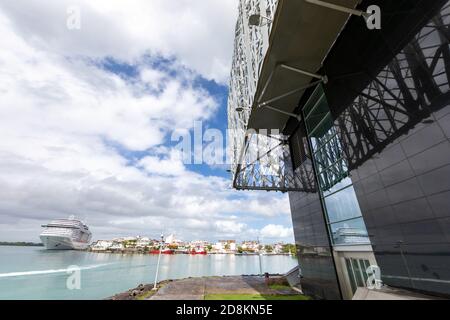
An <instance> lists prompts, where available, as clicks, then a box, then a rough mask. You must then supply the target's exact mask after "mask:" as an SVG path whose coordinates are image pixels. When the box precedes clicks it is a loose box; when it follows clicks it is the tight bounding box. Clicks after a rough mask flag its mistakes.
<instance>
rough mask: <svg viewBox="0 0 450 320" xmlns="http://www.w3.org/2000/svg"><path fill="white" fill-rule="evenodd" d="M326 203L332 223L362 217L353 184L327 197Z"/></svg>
mask: <svg viewBox="0 0 450 320" xmlns="http://www.w3.org/2000/svg"><path fill="white" fill-rule="evenodd" d="M325 205H326V207H327V212H328V219H329V222H330V223H333V222H337V221H343V220H348V219H352V218H356V217H361V209H360V208H359V203H358V199H357V198H356V194H355V190H354V189H353V186H349V187H347V188H345V189H343V190H341V191H339V192H336V193H334V194H331V195H329V196H327V197H325Z"/></svg>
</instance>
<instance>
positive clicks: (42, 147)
mask: <svg viewBox="0 0 450 320" xmlns="http://www.w3.org/2000/svg"><path fill="white" fill-rule="evenodd" d="M67 3H68V2H66V1H60V0H58V1H55V0H54V1H49V2H46V4H45V5H43V4H42V3H38V2H31V1H21V0H17V1H4V2H1V3H0V34H1V35H2V41H1V42H0V136H1V137H2V139H0V185H1V186H2V187H1V188H0V236H1V237H2V239H0V240H34V241H37V236H38V234H39V231H40V225H41V224H42V223H46V222H48V220H50V219H53V218H60V217H64V216H68V215H70V214H75V215H76V216H78V217H79V218H82V219H86V220H87V222H88V224H89V225H90V226H91V229H92V230H93V233H94V238H96V239H98V238H107V237H113V236H122V235H133V234H146V235H154V234H158V233H159V232H161V231H162V230H166V231H167V232H169V231H170V232H175V233H177V232H178V233H182V234H180V235H181V236H183V237H185V238H186V239H190V238H195V237H198V238H208V237H219V236H220V235H235V236H239V233H241V234H245V235H247V234H251V235H253V234H256V231H255V229H254V228H252V227H251V226H250V224H251V223H253V222H255V221H258V219H261V217H263V218H264V219H267V218H269V217H270V218H273V219H278V218H280V217H283V219H284V217H286V216H287V213H288V212H289V206H288V202H287V197H286V196H284V195H277V194H269V195H268V194H266V193H237V192H235V191H233V190H231V189H230V188H229V184H230V181H228V180H227V179H225V178H221V177H215V176H204V175H202V174H200V173H195V172H192V171H190V170H188V168H186V167H185V166H184V165H183V163H182V162H181V160H180V157H179V155H178V154H177V153H175V151H172V150H171V149H170V147H168V146H167V145H166V139H167V137H168V136H170V132H171V130H173V129H174V128H189V127H191V126H192V123H193V121H194V120H208V119H210V118H211V117H212V116H213V115H214V114H215V113H216V112H217V110H218V108H219V105H218V102H217V101H216V99H215V98H214V97H213V96H211V94H209V93H208V92H207V91H205V90H203V89H201V88H198V87H196V86H193V85H192V79H193V77H194V76H195V75H196V74H197V73H200V74H202V75H204V76H205V77H210V78H214V79H216V80H218V81H222V80H223V79H224V77H225V74H226V73H225V72H224V71H223V70H222V69H224V70H225V69H227V72H228V63H229V62H228V56H229V55H231V50H232V48H231V47H232V43H230V45H228V44H227V43H228V39H229V38H231V39H230V42H231V41H232V35H233V33H234V27H233V26H232V25H231V23H230V22H229V20H230V19H231V20H234V18H233V17H229V16H230V15H231V16H233V15H234V4H232V2H231V1H230V2H229V1H221V0H214V1H208V5H206V4H205V3H204V2H201V1H187V0H182V1H181V2H180V1H177V2H173V1H159V0H158V1H157V0H153V1H145V2H138V1H130V2H128V1H127V3H126V4H125V3H124V2H122V1H121V2H120V3H121V5H119V2H118V1H89V2H88V1H71V2H70V3H71V4H75V5H76V4H79V5H80V7H81V9H82V19H83V20H82V29H81V30H80V33H76V32H78V31H72V32H71V31H68V30H67V29H65V28H63V27H61V25H63V26H65V18H66V16H65V6H66V5H67ZM138 4H140V5H141V7H139V6H138ZM32 14H33V15H34V16H31V15H32ZM233 23H234V22H233ZM186 30H189V32H186ZM221 30H222V31H221ZM223 30H225V31H223ZM181 31H183V32H181ZM74 32H75V33H74ZM146 52H156V53H158V54H161V55H172V56H175V57H177V59H176V60H174V61H173V63H172V65H170V64H169V65H170V66H171V68H172V70H167V71H164V70H161V69H159V68H155V67H152V65H151V64H149V63H147V62H148V61H147V60H146V59H147V58H145V57H142V55H143V54H144V53H146ZM106 56H108V57H111V58H114V59H123V60H127V61H131V62H132V63H133V64H134V65H136V66H137V72H138V75H137V77H135V78H133V79H124V78H121V77H120V76H118V75H117V74H114V73H111V72H108V71H106V70H104V69H103V68H101V67H99V66H98V62H99V61H100V60H99V59H101V58H104V57H106ZM180 64H183V65H186V66H187V67H188V69H192V70H194V71H195V72H197V73H194V72H193V71H191V70H188V69H186V68H184V67H180ZM173 70H176V71H177V72H176V73H177V74H176V75H175V76H174V75H173V74H172V72H171V71H173ZM134 152H139V153H140V154H147V155H146V156H144V157H143V158H141V159H134V157H135V153H134ZM280 219H281V218H280Z"/></svg>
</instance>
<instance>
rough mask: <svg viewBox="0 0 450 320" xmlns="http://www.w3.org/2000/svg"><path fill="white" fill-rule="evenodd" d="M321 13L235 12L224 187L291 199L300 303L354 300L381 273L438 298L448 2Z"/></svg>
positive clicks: (449, 171)
mask: <svg viewBox="0 0 450 320" xmlns="http://www.w3.org/2000/svg"><path fill="white" fill-rule="evenodd" d="M327 2H331V1H329V0H324V1H317V0H298V1H290V0H241V1H240V2H239V15H238V21H237V24H236V32H235V34H236V37H235V46H234V56H233V62H232V70H231V80H230V92H229V99H228V122H229V129H230V137H229V139H230V142H231V143H230V150H229V151H230V155H231V158H232V164H231V172H232V179H233V187H234V188H235V189H238V190H264V191H281V192H287V193H288V194H289V201H290V205H291V214H292V222H293V227H294V235H295V240H296V245H297V250H298V259H299V264H300V267H301V270H302V276H303V278H302V288H303V290H304V292H305V293H306V294H308V295H311V296H313V297H315V298H319V299H342V298H344V299H351V298H352V296H353V295H354V293H355V291H356V289H357V288H358V287H363V286H365V285H366V280H367V279H368V272H367V270H368V267H369V266H378V267H379V268H380V272H381V280H382V281H383V283H384V284H387V285H389V286H392V287H402V288H405V289H407V290H415V291H421V292H426V293H429V294H434V295H442V296H449V295H450V269H449V268H448V265H449V264H450V202H449V201H448V199H449V197H450V90H449V81H448V79H449V76H450V49H449V39H450V31H449V30H450V29H449V23H450V2H449V1H447V0H426V1H425V0H408V1H381V0H341V1H333V3H337V4H338V6H333V7H332V8H330V6H327ZM373 5H375V7H373ZM371 6H372V7H371ZM370 7H371V8H379V9H380V12H378V13H377V10H375V11H373V12H372V13H371V14H374V15H373V16H371V18H370V19H364V18H363V17H364V16H366V18H367V14H366V9H367V8H370ZM380 18H381V19H380ZM376 20H379V21H381V25H377V23H373V22H374V21H376ZM379 27H381V28H379ZM369 270H370V269H369Z"/></svg>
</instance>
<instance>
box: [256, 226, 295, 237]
mask: <svg viewBox="0 0 450 320" xmlns="http://www.w3.org/2000/svg"><path fill="white" fill-rule="evenodd" d="M261 236H262V237H264V238H271V239H279V238H291V237H292V228H286V227H283V226H281V225H275V224H269V225H267V226H265V227H264V228H262V229H261Z"/></svg>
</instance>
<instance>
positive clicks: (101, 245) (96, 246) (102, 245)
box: [90, 240, 113, 251]
mask: <svg viewBox="0 0 450 320" xmlns="http://www.w3.org/2000/svg"><path fill="white" fill-rule="evenodd" d="M112 245H113V241H111V240H97V241H96V242H94V243H93V244H92V245H91V247H90V248H91V250H92V251H106V250H109V249H110V247H111V246H112Z"/></svg>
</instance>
